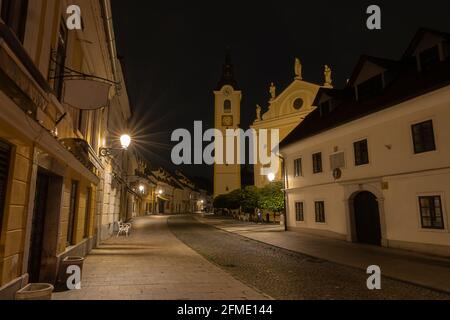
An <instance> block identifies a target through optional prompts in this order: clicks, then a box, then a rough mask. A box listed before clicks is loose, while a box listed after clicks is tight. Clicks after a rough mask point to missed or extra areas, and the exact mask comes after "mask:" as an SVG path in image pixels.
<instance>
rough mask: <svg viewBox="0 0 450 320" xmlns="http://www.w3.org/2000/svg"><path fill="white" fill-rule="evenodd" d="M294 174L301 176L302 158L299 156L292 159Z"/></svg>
mask: <svg viewBox="0 0 450 320" xmlns="http://www.w3.org/2000/svg"><path fill="white" fill-rule="evenodd" d="M294 176H295V177H301V176H303V168H302V159H301V158H299V159H295V160H294Z"/></svg>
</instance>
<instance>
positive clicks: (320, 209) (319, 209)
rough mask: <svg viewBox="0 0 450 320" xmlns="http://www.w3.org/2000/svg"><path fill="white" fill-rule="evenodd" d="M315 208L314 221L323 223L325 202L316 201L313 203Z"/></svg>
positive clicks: (324, 219) (324, 220)
mask: <svg viewBox="0 0 450 320" xmlns="http://www.w3.org/2000/svg"><path fill="white" fill-rule="evenodd" d="M315 209H316V222H317V223H325V222H326V218H325V202H324V201H316V203H315Z"/></svg>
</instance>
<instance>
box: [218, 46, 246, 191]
mask: <svg viewBox="0 0 450 320" xmlns="http://www.w3.org/2000/svg"><path fill="white" fill-rule="evenodd" d="M214 97H215V101H214V115H215V125H214V127H215V128H216V129H218V130H220V131H221V132H222V135H223V137H224V141H223V146H220V144H218V143H217V141H216V156H217V155H218V154H220V148H221V147H222V148H223V160H224V162H223V164H220V163H217V162H218V161H217V159H218V158H217V157H216V164H215V165H214V197H217V196H219V195H222V194H227V193H229V192H232V191H234V190H236V189H240V188H241V166H240V164H239V163H238V162H237V154H238V152H239V140H238V139H236V140H235V143H234V155H235V156H234V157H235V161H234V162H233V163H228V164H227V162H226V159H227V150H226V130H227V129H233V130H236V129H239V128H240V123H241V99H242V92H241V91H240V90H239V89H238V86H237V83H236V80H235V79H234V70H233V65H232V63H231V57H230V54H227V56H226V58H225V64H224V65H223V70H222V76H221V78H220V81H219V84H218V85H217V87H216V90H215V91H214ZM228 151H229V150H228Z"/></svg>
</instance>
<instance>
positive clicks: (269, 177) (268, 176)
mask: <svg viewBox="0 0 450 320" xmlns="http://www.w3.org/2000/svg"><path fill="white" fill-rule="evenodd" d="M267 179H269V181H270V182H274V181H275V174H274V173H269V174H268V175H267Z"/></svg>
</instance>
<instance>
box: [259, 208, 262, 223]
mask: <svg viewBox="0 0 450 320" xmlns="http://www.w3.org/2000/svg"><path fill="white" fill-rule="evenodd" d="M258 223H262V212H261V209H258Z"/></svg>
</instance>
